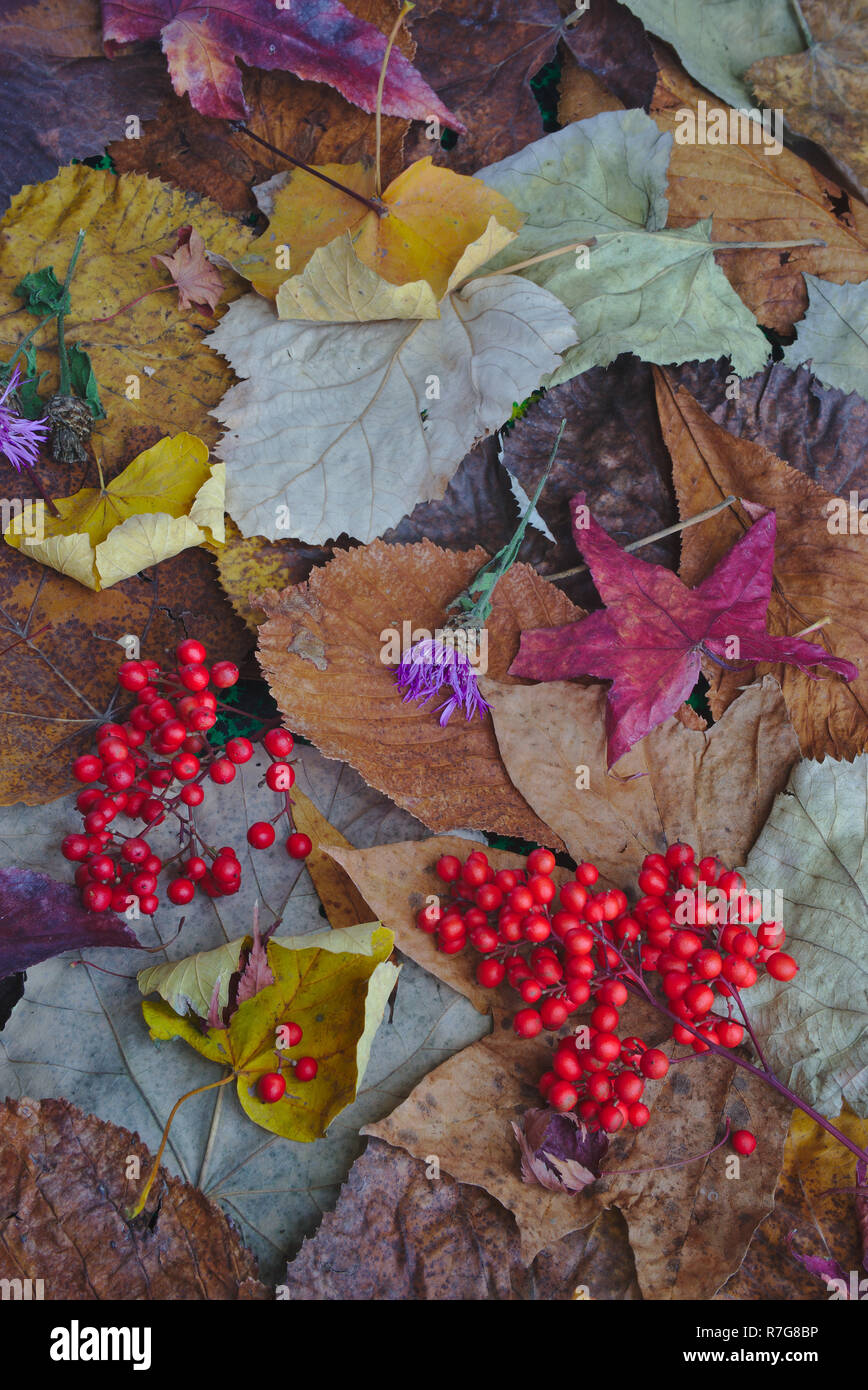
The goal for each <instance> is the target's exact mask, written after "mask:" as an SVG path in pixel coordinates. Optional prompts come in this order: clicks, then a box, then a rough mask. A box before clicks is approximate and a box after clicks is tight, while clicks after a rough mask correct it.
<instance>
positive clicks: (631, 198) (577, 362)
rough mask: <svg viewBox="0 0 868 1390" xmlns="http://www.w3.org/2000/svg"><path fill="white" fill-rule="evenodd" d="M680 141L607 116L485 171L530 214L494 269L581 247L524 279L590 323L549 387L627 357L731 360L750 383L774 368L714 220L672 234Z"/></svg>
mask: <svg viewBox="0 0 868 1390" xmlns="http://www.w3.org/2000/svg"><path fill="white" fill-rule="evenodd" d="M671 143H672V142H671V139H670V138H669V137H668V136H666V135H663V134H661V132H660V131H659V130H658V128H657V126H656V125H655V123H654V121H653V120H652V119H651V117H650V116H646V115H645V114H644V112H642V111H606V112H603V113H602V114H600V115H599V116H593V117H591V119H589V120H586V121H576V122H574V123H573V124H572V125H569V126H566V127H565V128H564V129H563V130H557V131H555V132H554V134H552V135H547V136H545V137H544V139H542V140H538V141H537V142H536V143H535V144H533V145H528V146H526V147H525V148H524V149H523V150H521V151H520V152H519V153H518V154H515V155H511V156H510V158H509V159H505V160H502V161H501V162H500V163H499V164H494V165H492V166H491V167H490V168H488V169H482V170H480V173H479V178H480V179H482V180H483V181H484V182H485V183H488V184H489V185H490V186H491V187H492V188H495V189H497V191H498V192H499V193H502V194H503V195H504V196H505V197H506V198H509V200H510V202H512V203H514V204H515V206H516V207H517V208H518V209H519V211H520V212H523V213H525V214H526V216H527V221H526V222H525V224H524V226H523V227H522V229H521V231H520V232H519V235H518V237H517V238H516V240H515V241H514V242H513V243H512V244H511V245H510V247H509V249H508V250H507V251H505V252H501V254H500V256H496V257H495V258H494V260H493V262H492V264H491V266H490V269H493V270H496V269H498V267H500V266H503V265H506V264H516V263H518V262H520V261H523V260H526V259H530V258H532V257H536V256H544V255H545V253H547V252H549V251H555V250H557V249H558V248H561V249H562V250H563V249H564V248H569V249H567V250H566V251H565V252H564V254H561V255H557V256H553V257H551V258H550V259H546V260H542V261H541V262H540V263H539V264H537V265H531V266H529V267H528V268H527V269H525V270H523V271H521V272H520V274H522V275H523V276H525V277H527V278H528V279H529V280H532V281H533V282H534V283H536V284H537V285H544V286H545V287H546V288H547V289H549V290H550V291H551V292H552V294H555V295H557V297H558V299H560V300H562V302H563V303H564V304H566V305H567V307H568V308H569V309H571V310H572V312H573V313H574V314H575V315H576V319H577V321H578V322H579V323H580V325H581V332H580V338H579V343H578V345H577V346H576V347H573V348H570V349H568V350H567V352H566V353H565V354H564V360H563V364H562V365H561V366H559V367H558V368H557V369H556V371H554V372H553V373H552V374H551V375H550V377H549V378H547V381H546V385H556V384H557V383H558V382H561V381H566V380H568V379H569V378H570V377H571V376H575V375H576V373H578V372H583V371H586V370H587V368H588V367H594V366H605V365H606V364H607V363H609V362H612V361H613V360H614V359H615V358H616V357H617V356H618V354H619V353H620V352H632V353H635V355H636V356H637V357H641V358H642V359H643V360H644V361H648V362H685V361H688V360H690V359H692V358H700V359H701V358H706V357H710V358H716V357H720V356H721V355H723V354H729V356H730V357H731V359H732V364H733V368H734V369H735V371H736V372H738V373H739V375H741V376H750V375H751V373H753V372H757V371H759V370H760V369H761V368H762V366H763V365H764V364H765V361H766V358H767V356H768V343H767V342H766V340H765V338H764V337H763V334H762V333H761V332H760V330H759V328H758V327H757V325H756V322H755V320H754V317H753V315H752V314H751V313H750V312H749V310H748V309H746V308H745V306H744V304H743V303H742V302H741V300H740V299H739V297H738V295H737V294H736V293H735V291H734V290H733V289H732V287H731V286H730V284H729V282H728V281H727V279H726V276H725V275H724V274H723V272H722V270H721V269H720V267H719V266H718V265H717V264H716V262H715V259H714V244H713V243H712V241H711V223H710V218H706V220H704V221H701V222H696V223H694V225H693V226H691V227H683V228H680V229H677V230H675V229H671V228H670V229H668V230H664V229H665V227H666V217H667V212H668V204H667V200H666V177H667V169H668V165H669V151H670V148H671ZM591 238H595V239H596V244H595V245H594V246H592V247H591V249H590V251H588V252H586V253H585V256H582V255H581V254H577V251H576V249H575V248H576V244H577V243H580V242H585V243H587V242H588V241H589V240H590V239H591Z"/></svg>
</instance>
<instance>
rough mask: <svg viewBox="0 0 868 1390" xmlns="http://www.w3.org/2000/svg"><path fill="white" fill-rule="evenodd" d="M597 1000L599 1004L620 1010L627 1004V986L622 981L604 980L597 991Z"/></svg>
mask: <svg viewBox="0 0 868 1390" xmlns="http://www.w3.org/2000/svg"><path fill="white" fill-rule="evenodd" d="M597 999H598V1000H599V1002H600V1003H601V1004H611V1005H612V1006H613V1008H616V1009H621V1008H623V1007H624V1005H625V1004H626V1002H627V986H626V985H625V984H624V982H623V980H604V981H603V983H602V984H601V985H600V988H599V989H598V990H597Z"/></svg>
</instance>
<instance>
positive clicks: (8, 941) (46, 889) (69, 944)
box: [0, 869, 139, 979]
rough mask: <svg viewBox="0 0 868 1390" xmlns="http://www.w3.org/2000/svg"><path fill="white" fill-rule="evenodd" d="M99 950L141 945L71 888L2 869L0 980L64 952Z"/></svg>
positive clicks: (111, 914)
mask: <svg viewBox="0 0 868 1390" xmlns="http://www.w3.org/2000/svg"><path fill="white" fill-rule="evenodd" d="M100 946H127V947H133V948H134V949H139V942H138V941H137V939H136V935H135V932H132V931H130V928H129V926H128V925H127V923H126V922H124V921H123V920H122V919H121V918H120V917H118V916H117V914H116V913H114V912H91V911H90V909H89V908H85V907H82V905H81V900H80V897H79V893H78V889H77V888H74V887H73V886H72V884H71V883H58V882H56V881H55V879H53V878H49V877H48V876H47V875H46V874H35V873H32V872H31V871H30V870H29V869H0V979H5V978H6V976H8V975H14V974H16V973H18V972H20V971H22V970H27V969H28V968H29V967H30V966H31V965H36V963H37V962H38V961H41V960H48V958H49V957H50V956H57V955H60V953H61V952H62V951H72V950H84V949H88V950H90V949H95V948H97V947H100Z"/></svg>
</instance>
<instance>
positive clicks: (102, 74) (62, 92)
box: [0, 0, 171, 278]
mask: <svg viewBox="0 0 868 1390" xmlns="http://www.w3.org/2000/svg"><path fill="white" fill-rule="evenodd" d="M13 3H14V0H13ZM10 10H13V6H12V4H7V5H4V7H3V45H2V51H0V133H2V138H3V172H2V176H0V207H2V206H5V204H6V203H7V202H8V200H9V198H11V196H12V194H13V193H17V192H18V189H19V188H20V187H21V185H22V184H23V183H36V182H38V181H39V180H40V179H50V178H52V177H53V176H54V175H55V174H56V173H57V166H58V165H59V164H67V163H68V162H69V161H70V160H71V159H73V158H77V159H85V158H87V157H88V156H90V155H100V154H102V152H103V150H104V148H105V146H106V145H107V144H108V142H109V141H110V140H116V139H118V138H119V137H120V136H122V135H123V133H124V129H125V126H126V123H127V113H128V111H129V103H130V95H131V93H135V111H136V114H137V115H138V117H139V119H140V120H145V119H146V118H147V117H149V116H152V115H154V113H155V112H156V110H157V107H158V106H159V103H160V101H161V100H162V99H163V96H164V94H165V93H166V92H167V91H170V90H171V88H170V86H169V81H168V78H167V76H166V72H165V59H164V58H162V56H161V55H160V53H159V52H157V50H156V49H152V48H146V49H145V48H143V49H140V50H137V51H136V52H134V53H130V54H127V55H126V56H124V57H122V58H119V59H118V60H117V61H116V62H114V63H110V62H109V61H108V59H107V58H106V57H105V54H104V52H103V46H102V22H101V18H100V7H99V0H65V3H64V4H63V5H57V4H54V3H53V0H36V3H34V4H24V5H20V6H17V7H15V8H14V10H13V12H12V13H10ZM85 92H86V94H87V95H86V98H83V93H85ZM123 143H125V142H124V141H121V144H123ZM61 278H62V277H61Z"/></svg>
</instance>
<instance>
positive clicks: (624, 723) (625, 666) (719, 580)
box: [509, 493, 859, 768]
mask: <svg viewBox="0 0 868 1390" xmlns="http://www.w3.org/2000/svg"><path fill="white" fill-rule="evenodd" d="M584 497H585V495H584V493H579V494H578V496H577V497H574V498H573V502H572V509H573V534H574V536H575V539H576V544H577V545H578V547H579V549H580V551H581V553H582V555H583V556H584V558H585V560H586V561H587V563H588V567H589V569H590V571H591V574H592V576H593V579H594V583H595V584H596V585H597V588H598V590H599V592H600V596H601V597H602V599H603V600H604V602H605V603H606V605H607V606H606V608H605V609H604V610H603V611H602V612H598V613H592V614H590V616H589V617H587V618H584V619H583V620H582V621H580V622H578V623H568V624H566V626H564V627H560V628H541V629H537V630H536V631H535V632H523V633H522V637H521V646H520V647H519V652H518V656H517V657H516V658H515V660H514V661H513V663H512V665H511V666H510V668H509V673H510V675H512V676H527V677H530V679H532V680H543V681H551V680H567V679H569V678H571V677H575V676H585V675H587V676H597V677H599V678H600V679H602V680H611V681H612V682H613V685H612V687H611V689H610V690H609V694H608V698H607V702H606V733H607V737H608V756H607V762H608V766H609V767H610V768H611V767H612V765H613V764H614V763H616V762H617V761H618V759H619V758H621V757H623V755H624V754H625V753H626V752H627V751H628V749H630V748H632V747H633V745H634V744H635V743H638V742H639V740H640V739H641V738H644V737H645V735H646V734H648V733H650V732H651V730H652V729H656V728H657V726H658V725H659V724H662V723H663V721H664V720H666V719H668V718H669V716H670V715H673V714H675V712H676V710H677V709H678V708H679V706H680V705H681V704H682V702H683V701H684V700H686V699H687V697H688V695H689V694H690V692H691V690H692V689H693V687H694V685H695V684H696V680H697V677H698V676H699V672H700V665H701V656H703V655H704V656H707V657H710V658H711V659H712V660H713V661H715V662H717V664H718V665H723V666H725V667H726V668H727V669H732V662H733V661H736V662H738V661H773V662H783V663H786V664H787V665H794V666H798V667H799V668H800V669H801V670H807V669H808V668H809V667H811V666H820V665H822V666H827V667H829V669H830V670H832V671H835V672H837V673H838V674H839V675H841V676H843V677H844V678H845V680H855V679H856V677H857V676H858V674H859V670H858V667H856V666H854V665H853V663H852V662H850V661H845V660H842V659H840V658H838V657H832V656H829V654H828V652H826V651H825V649H824V648H823V647H820V646H817V645H816V644H815V643H813V642H805V641H804V640H802V639H801V638H799V637H772V636H771V635H770V634H769V633H768V631H767V630H766V626H765V617H766V610H767V609H768V606H769V601H770V598H771V586H772V566H773V562H774V540H775V514H774V512H772V511H765V509H764V508H759V507H753V506H752V504H750V503H746V504H744V505H745V506H746V510H748V511H749V513H750V515H752V516H756V515H758V514H761V515H760V519H759V520H758V521H756V522H755V524H754V525H753V526H752V527H751V528H750V530H749V531H748V532H747V534H746V535H745V536H743V537H742V539H741V540H740V541H738V542H737V543H736V544H735V545H734V546H733V547H732V549H731V550H730V551H728V553H727V554H726V555H725V556H724V557H723V559H722V560H720V561H719V563H718V564H717V565H715V567H714V569H713V570H712V571H711V573H710V574H709V575H708V576H707V577H706V578H705V579H704V580H703V581H702V583H701V584H699V585H698V586H697V587H696V588H695V589H688V588H687V586H686V585H685V584H682V582H681V580H680V579H679V578H678V576H677V575H675V574H673V573H672V571H671V570H667V569H664V568H663V567H662V565H651V564H649V563H648V562H647V560H641V559H639V558H638V556H636V555H630V554H628V553H627V552H626V551H624V550H622V549H621V547H620V546H619V545H617V544H616V542H615V541H613V540H612V538H611V537H610V536H609V535H607V533H606V532H605V531H604V530H603V528H602V527H601V526H599V525H598V524H597V522H595V521H594V520H593V518H592V517H591V516H590V514H589V513H588V509H587V507H586V506H585V500H584Z"/></svg>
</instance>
